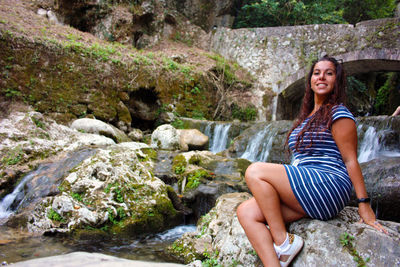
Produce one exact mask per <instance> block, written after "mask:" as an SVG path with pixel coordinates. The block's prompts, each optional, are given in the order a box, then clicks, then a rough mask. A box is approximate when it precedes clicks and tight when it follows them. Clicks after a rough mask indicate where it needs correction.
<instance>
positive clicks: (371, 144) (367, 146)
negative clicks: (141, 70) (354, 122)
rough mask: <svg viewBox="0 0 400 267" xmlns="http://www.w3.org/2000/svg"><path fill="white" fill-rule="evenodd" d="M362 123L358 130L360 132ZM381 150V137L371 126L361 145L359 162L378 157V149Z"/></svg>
mask: <svg viewBox="0 0 400 267" xmlns="http://www.w3.org/2000/svg"><path fill="white" fill-rule="evenodd" d="M361 128H362V125H359V126H358V128H357V130H358V132H360V130H361ZM379 150H380V144H379V138H378V135H377V133H376V131H375V128H374V127H372V126H370V127H368V129H367V131H366V132H365V134H364V138H363V140H362V142H361V145H360V152H359V156H358V162H360V163H362V162H367V161H370V160H372V159H374V158H376V156H377V154H378V151H379Z"/></svg>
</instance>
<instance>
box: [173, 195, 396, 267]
mask: <svg viewBox="0 0 400 267" xmlns="http://www.w3.org/2000/svg"><path fill="white" fill-rule="evenodd" d="M250 197H251V196H250V194H247V193H232V194H226V195H223V196H221V197H220V198H219V199H218V201H217V204H216V206H215V207H214V208H213V209H212V210H211V211H210V212H209V213H208V214H207V215H206V216H204V217H203V218H202V219H201V221H200V222H199V223H198V225H197V230H196V232H193V233H186V234H184V235H183V237H182V238H180V239H178V240H177V241H175V243H174V244H173V245H172V246H171V247H170V250H171V252H173V253H175V255H177V256H178V257H179V258H181V259H184V260H185V262H193V261H195V260H196V259H197V260H205V259H207V258H212V259H213V260H215V261H216V262H217V263H218V264H220V265H222V266H229V265H230V264H232V262H235V263H236V265H235V266H259V264H260V262H259V259H258V257H257V256H256V253H255V252H254V250H253V248H252V247H251V245H250V242H249V241H248V239H247V237H246V235H245V233H244V231H243V228H242V227H241V225H240V224H239V221H238V219H237V216H236V208H237V206H238V205H239V204H240V203H241V202H243V201H244V200H246V199H248V198H250ZM358 219H359V218H358V214H357V211H356V209H355V208H350V207H346V208H345V209H344V210H343V211H342V212H341V213H340V214H339V215H338V216H337V217H335V218H334V219H332V220H329V221H319V220H311V219H302V220H300V221H297V222H294V223H292V224H291V225H290V227H289V231H290V232H292V233H295V234H297V235H300V236H301V237H302V238H303V239H304V241H305V244H304V247H303V250H302V251H301V252H300V254H299V255H298V256H297V258H296V259H295V260H294V262H293V264H292V266H293V267H296V266H355V265H357V262H355V260H359V261H360V262H362V261H367V258H369V264H371V266H397V265H399V264H400V250H399V247H398V243H399V241H400V234H399V229H400V224H398V223H394V222H389V221H381V223H382V224H383V225H384V226H385V227H386V228H387V229H388V231H389V235H386V234H383V233H381V232H378V231H376V230H375V229H373V228H371V227H369V226H367V225H365V224H360V223H358V222H357V221H358ZM192 266H196V264H192Z"/></svg>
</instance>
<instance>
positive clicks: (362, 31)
mask: <svg viewBox="0 0 400 267" xmlns="http://www.w3.org/2000/svg"><path fill="white" fill-rule="evenodd" d="M399 44H400V18H392V19H381V20H373V21H365V22H361V23H358V24H356V25H355V26H354V25H350V24H339V25H332V24H331V25H326V24H324V25H305V26H288V27H268V28H252V29H235V30H233V29H228V28H218V29H217V30H216V32H215V33H214V34H213V36H212V39H211V44H210V49H211V50H212V51H215V52H217V53H220V54H221V55H222V56H224V57H226V58H228V59H233V60H236V61H237V62H238V63H239V64H240V65H241V66H243V67H245V68H246V69H248V70H249V71H250V72H251V73H252V74H253V75H254V76H255V77H256V79H257V80H258V83H259V84H258V86H257V89H256V90H255V91H254V98H253V99H254V104H255V105H256V106H257V107H259V119H261V120H265V119H269V118H272V119H277V118H278V119H281V117H282V116H281V115H280V114H279V113H278V114H277V110H279V108H278V104H279V103H278V96H279V95H280V97H281V98H282V97H283V98H285V95H295V97H293V98H289V99H288V100H289V101H288V100H286V101H280V102H281V103H280V105H281V106H282V105H287V106H290V105H296V102H297V103H298V102H299V101H300V99H301V97H302V91H301V90H298V89H297V90H296V88H298V87H299V86H300V87H302V88H303V90H304V84H303V82H302V81H301V79H303V78H304V74H305V73H306V69H307V66H309V65H310V64H311V63H312V61H313V60H315V59H317V58H319V57H321V56H323V55H325V54H329V55H332V56H335V57H337V58H338V59H344V60H347V63H349V64H348V66H349V68H350V67H351V66H350V65H351V64H350V63H352V64H353V63H354V62H358V63H360V62H361V63H362V64H358V67H354V64H353V67H351V69H352V74H355V73H361V72H368V71H382V70H386V71H396V70H397V71H400V46H399ZM377 62H378V63H379V64H377ZM365 63H370V64H367V65H364V64H365ZM356 65H357V64H356ZM363 66H368V67H365V68H363ZM345 67H346V66H345ZM293 75H294V76H293ZM292 84H297V85H298V86H292V87H293V88H294V89H293V90H294V91H293V92H294V93H292V94H291V93H290V92H289V91H286V90H285V89H287V88H288V87H291V85H292ZM271 95H272V96H273V97H271ZM297 106H298V104H297ZM289 109H290V108H289ZM285 112H288V110H285ZM282 113H283V112H282Z"/></svg>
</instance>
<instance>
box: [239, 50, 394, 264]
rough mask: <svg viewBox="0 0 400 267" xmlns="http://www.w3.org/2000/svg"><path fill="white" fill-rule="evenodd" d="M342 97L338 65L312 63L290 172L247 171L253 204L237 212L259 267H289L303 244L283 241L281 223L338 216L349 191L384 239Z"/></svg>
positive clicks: (259, 166) (274, 168)
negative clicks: (306, 218)
mask: <svg viewBox="0 0 400 267" xmlns="http://www.w3.org/2000/svg"><path fill="white" fill-rule="evenodd" d="M345 89H346V76H345V73H344V70H343V68H342V65H341V64H339V63H338V62H337V61H336V60H335V59H334V58H332V57H329V56H324V57H323V58H321V59H320V60H318V61H317V62H315V63H314V64H313V65H312V67H311V70H310V73H309V74H308V76H307V86H306V91H305V95H304V99H303V104H302V107H301V111H300V115H299V118H298V119H297V120H296V122H295V124H294V126H293V128H292V130H291V131H290V133H289V135H288V145H289V148H290V149H291V150H292V152H293V156H294V162H293V164H292V165H281V164H273V163H263V162H257V163H253V164H251V165H250V166H249V167H248V169H247V170H246V174H245V178H246V183H247V185H248V187H249V189H250V191H251V192H252V194H253V198H251V199H249V200H247V201H245V202H243V203H242V204H241V205H240V206H239V207H238V209H237V215H238V218H239V221H240V224H241V225H242V227H243V229H244V231H245V232H246V235H247V237H248V239H249V241H250V243H251V244H252V246H253V247H254V249H255V250H256V252H257V254H258V256H259V257H260V259H261V261H262V262H263V264H264V266H288V265H289V263H290V262H291V261H292V260H293V258H294V257H295V256H296V255H297V253H299V251H300V250H301V248H302V247H303V240H302V239H301V237H299V236H297V235H293V234H289V233H287V231H286V228H285V223H287V222H293V221H296V220H299V219H300V218H303V217H311V218H314V219H319V220H328V219H330V218H332V217H334V216H336V215H337V214H338V213H339V212H340V211H341V210H342V209H343V208H344V206H345V205H346V203H347V202H348V201H349V199H350V194H351V190H352V185H353V186H354V189H355V192H356V195H357V198H358V202H359V204H358V212H359V214H360V217H361V220H362V221H363V222H365V223H366V224H369V225H371V226H373V227H375V228H376V229H378V230H380V231H382V232H386V230H385V229H384V228H383V227H382V226H381V225H380V224H379V223H378V222H377V221H376V218H375V214H374V212H373V210H372V209H371V206H370V204H369V198H368V195H367V192H366V189H365V185H364V178H363V176H362V173H361V169H360V166H359V163H358V161H357V130H356V124H355V119H354V117H353V115H352V114H351V113H350V112H349V110H348V109H347V108H346V107H345V106H344V105H343V103H344V99H345ZM266 224H268V226H267V227H266Z"/></svg>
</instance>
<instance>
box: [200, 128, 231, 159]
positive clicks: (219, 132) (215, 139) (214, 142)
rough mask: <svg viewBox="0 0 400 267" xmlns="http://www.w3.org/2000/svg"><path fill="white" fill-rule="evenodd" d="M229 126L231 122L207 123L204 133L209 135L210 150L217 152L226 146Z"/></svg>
mask: <svg viewBox="0 0 400 267" xmlns="http://www.w3.org/2000/svg"><path fill="white" fill-rule="evenodd" d="M230 128H231V124H229V123H215V122H211V123H209V124H208V125H207V127H206V129H205V131H204V134H205V135H207V136H208V137H209V140H210V145H209V150H210V151H211V152H213V153H218V152H221V151H223V150H225V149H226V148H227V144H228V137H229V135H228V134H229V129H230Z"/></svg>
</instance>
